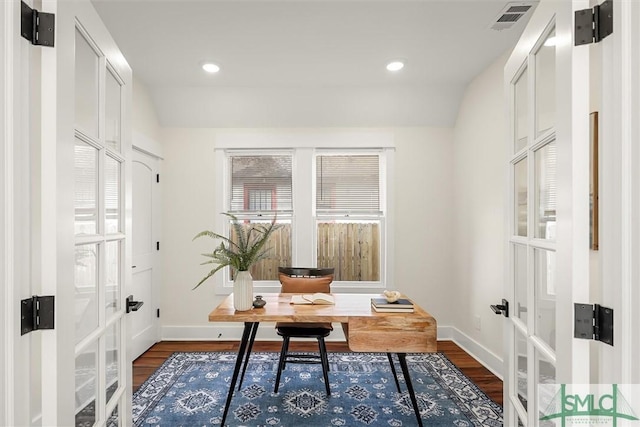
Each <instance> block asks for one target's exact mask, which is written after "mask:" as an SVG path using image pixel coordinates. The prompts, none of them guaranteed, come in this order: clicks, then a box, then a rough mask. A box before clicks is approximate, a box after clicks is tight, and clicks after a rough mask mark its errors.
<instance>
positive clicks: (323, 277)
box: [274, 267, 334, 396]
mask: <svg viewBox="0 0 640 427" xmlns="http://www.w3.org/2000/svg"><path fill="white" fill-rule="evenodd" d="M333 272H334V269H333V268H291V267H280V268H278V278H279V279H280V283H281V285H282V292H283V293H297V294H313V293H316V292H323V293H330V292H331V282H333ZM276 330H277V332H278V335H280V336H281V337H282V349H281V350H280V359H279V361H278V373H277V375H276V384H275V388H274V393H277V392H278V388H279V387H280V376H281V374H282V371H283V370H284V368H285V367H286V365H287V363H320V364H321V365H322V374H323V376H324V385H325V388H326V390H327V395H328V396H329V395H331V390H330V387H329V359H328V358H327V347H326V345H325V342H324V339H325V338H326V337H327V336H329V334H330V333H331V331H332V330H333V327H332V326H331V323H283V322H278V323H276ZM291 338H315V339H316V340H318V349H319V355H315V354H299V353H289V341H290V339H291Z"/></svg>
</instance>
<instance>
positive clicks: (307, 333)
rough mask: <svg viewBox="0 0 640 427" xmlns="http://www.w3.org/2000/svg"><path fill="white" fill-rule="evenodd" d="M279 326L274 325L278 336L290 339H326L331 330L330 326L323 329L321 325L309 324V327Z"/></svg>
mask: <svg viewBox="0 0 640 427" xmlns="http://www.w3.org/2000/svg"><path fill="white" fill-rule="evenodd" d="M299 325H301V324H300V323H298V324H297V326H287V325H286V324H285V326H280V325H276V331H277V332H278V335H280V336H288V337H292V338H317V337H328V336H329V334H330V333H331V331H332V330H333V328H331V324H329V327H325V326H324V325H323V324H321V323H311V324H309V325H310V326H306V324H302V325H304V326H299Z"/></svg>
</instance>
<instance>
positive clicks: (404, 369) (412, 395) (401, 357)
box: [397, 353, 422, 427]
mask: <svg viewBox="0 0 640 427" xmlns="http://www.w3.org/2000/svg"><path fill="white" fill-rule="evenodd" d="M397 354H398V360H399V361H400V367H402V375H404V381H405V382H406V383H407V390H408V391H409V398H411V403H412V404H413V411H414V412H415V413H416V417H417V418H418V425H419V426H420V427H422V417H421V416H420V408H418V401H417V400H416V394H415V392H414V391H413V384H411V377H410V376H409V368H408V367H407V359H406V356H407V354H406V353H397Z"/></svg>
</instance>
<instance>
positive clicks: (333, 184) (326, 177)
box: [315, 154, 383, 282]
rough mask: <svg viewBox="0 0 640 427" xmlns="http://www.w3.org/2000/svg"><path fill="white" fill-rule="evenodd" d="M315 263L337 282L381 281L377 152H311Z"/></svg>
mask: <svg viewBox="0 0 640 427" xmlns="http://www.w3.org/2000/svg"><path fill="white" fill-rule="evenodd" d="M315 188H316V218H317V266H318V267H333V268H335V280H336V281H349V282H362V281H364V282H378V281H380V250H381V247H380V242H381V235H380V229H381V224H382V220H383V212H382V211H381V209H380V156H379V155H378V154H320V155H317V156H316V174H315Z"/></svg>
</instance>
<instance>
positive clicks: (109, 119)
mask: <svg viewBox="0 0 640 427" xmlns="http://www.w3.org/2000/svg"><path fill="white" fill-rule="evenodd" d="M105 85H106V88H105V124H104V126H105V130H104V132H105V136H104V139H105V144H106V146H107V147H109V148H111V149H113V150H116V151H120V126H121V119H120V117H121V112H120V106H121V102H122V98H121V86H120V83H119V82H118V80H116V78H115V77H114V76H113V74H111V71H110V70H109V69H107V76H106V82H105Z"/></svg>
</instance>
